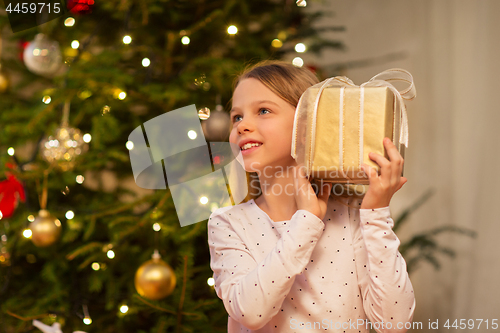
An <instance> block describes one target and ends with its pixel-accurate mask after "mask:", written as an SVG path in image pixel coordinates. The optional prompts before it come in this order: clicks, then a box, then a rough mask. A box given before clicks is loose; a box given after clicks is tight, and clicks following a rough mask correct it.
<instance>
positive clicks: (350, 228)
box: [208, 197, 415, 333]
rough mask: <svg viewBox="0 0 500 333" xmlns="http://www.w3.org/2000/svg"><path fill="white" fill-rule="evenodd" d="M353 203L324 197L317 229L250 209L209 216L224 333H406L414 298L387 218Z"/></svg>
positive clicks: (305, 217)
mask: <svg viewBox="0 0 500 333" xmlns="http://www.w3.org/2000/svg"><path fill="white" fill-rule="evenodd" d="M361 200H362V199H360V198H340V197H335V198H334V197H330V199H329V202H328V209H327V212H326V215H325V218H324V219H323V220H320V219H319V218H318V217H317V216H315V215H314V214H312V213H310V212H308V211H306V210H298V211H297V212H296V213H295V214H294V215H293V217H292V218H291V220H289V221H279V222H275V221H273V220H271V219H270V218H269V216H268V215H267V214H266V213H265V212H264V211H263V210H261V209H260V208H259V207H258V206H257V204H256V203H255V202H254V201H253V200H250V201H248V202H246V203H243V204H240V205H236V206H232V207H224V208H220V209H218V210H216V211H215V212H214V213H213V214H212V215H211V217H210V219H209V220H208V243H209V248H210V256H211V259H210V267H211V268H212V270H213V277H214V279H215V291H216V292H217V296H218V297H219V298H220V299H222V301H223V303H224V307H225V308H226V311H227V312H228V314H229V317H228V333H237V332H259V333H263V332H266V333H268V332H287V333H291V332H305V330H309V332H320V331H327V332H355V333H359V332H362V333H368V332H369V331H370V327H373V328H374V329H375V330H376V331H377V332H406V331H407V329H405V328H404V325H405V323H406V324H407V327H408V326H409V324H408V323H409V322H411V320H412V318H413V311H414V309H415V298H414V294H413V287H412V285H411V282H410V279H409V277H408V273H407V271H406V263H405V261H404V259H403V257H402V256H401V254H400V253H399V251H398V246H399V244H400V241H399V239H398V238H397V236H396V235H395V234H394V232H393V231H392V226H393V225H394V221H393V220H392V218H391V217H390V209H389V207H383V208H378V209H359V208H353V207H359V205H361ZM347 205H348V206H347ZM349 206H351V207H349ZM367 319H369V321H368V320H367Z"/></svg>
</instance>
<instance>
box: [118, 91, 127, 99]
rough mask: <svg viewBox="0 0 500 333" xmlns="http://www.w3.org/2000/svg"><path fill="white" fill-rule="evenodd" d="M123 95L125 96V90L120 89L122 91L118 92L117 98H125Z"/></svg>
mask: <svg viewBox="0 0 500 333" xmlns="http://www.w3.org/2000/svg"><path fill="white" fill-rule="evenodd" d="M125 97H127V93H126V92H125V91H122V92H120V93H119V94H118V99H119V100H122V101H123V100H124V99H125Z"/></svg>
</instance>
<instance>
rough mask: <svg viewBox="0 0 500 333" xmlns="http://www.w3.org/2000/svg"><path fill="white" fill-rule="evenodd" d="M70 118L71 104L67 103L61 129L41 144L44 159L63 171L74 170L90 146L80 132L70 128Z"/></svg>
mask: <svg viewBox="0 0 500 333" xmlns="http://www.w3.org/2000/svg"><path fill="white" fill-rule="evenodd" d="M68 117H69V102H66V103H65V104H64V110H63V120H62V122H61V127H59V128H57V129H56V131H55V133H54V135H51V136H49V137H48V138H47V139H46V140H43V141H42V142H41V143H40V151H41V153H42V157H43V158H44V159H45V160H46V161H47V162H49V163H51V164H52V163H55V165H56V167H58V168H59V169H60V170H62V171H68V170H71V169H73V168H74V167H75V165H76V159H77V157H78V156H79V155H81V154H83V153H84V152H86V151H87V150H88V144H87V143H86V142H85V141H84V139H83V134H82V133H81V132H80V130H79V129H77V128H72V127H69V126H68Z"/></svg>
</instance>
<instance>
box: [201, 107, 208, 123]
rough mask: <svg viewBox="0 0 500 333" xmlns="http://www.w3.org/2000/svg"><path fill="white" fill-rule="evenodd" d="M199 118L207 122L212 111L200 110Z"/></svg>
mask: <svg viewBox="0 0 500 333" xmlns="http://www.w3.org/2000/svg"><path fill="white" fill-rule="evenodd" d="M198 117H199V118H200V119H201V120H207V119H208V118H210V109H209V108H207V107H205V108H201V109H199V110H198Z"/></svg>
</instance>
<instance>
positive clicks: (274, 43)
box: [271, 38, 283, 49]
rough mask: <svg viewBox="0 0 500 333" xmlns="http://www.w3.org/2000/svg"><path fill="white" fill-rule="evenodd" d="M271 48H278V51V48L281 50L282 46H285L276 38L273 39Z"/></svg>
mask: <svg viewBox="0 0 500 333" xmlns="http://www.w3.org/2000/svg"><path fill="white" fill-rule="evenodd" d="M271 46H272V47H275V48H277V49H278V48H280V47H282V46H283V42H282V41H280V40H279V39H278V38H275V39H273V41H272V42H271Z"/></svg>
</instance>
